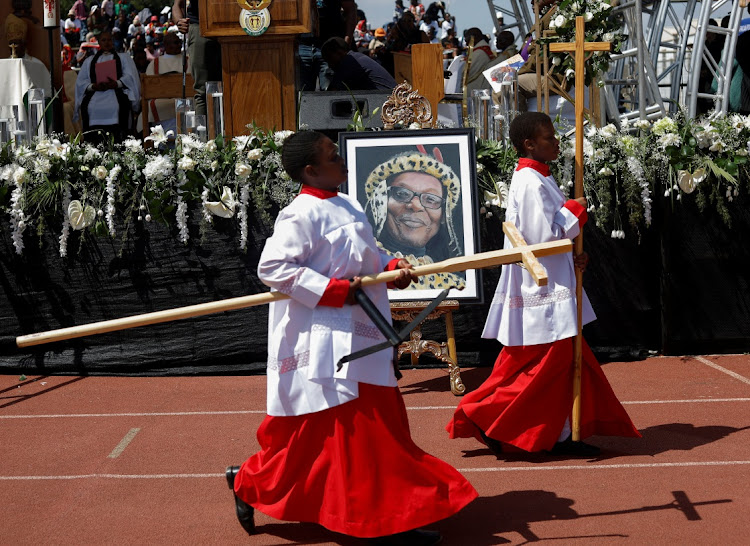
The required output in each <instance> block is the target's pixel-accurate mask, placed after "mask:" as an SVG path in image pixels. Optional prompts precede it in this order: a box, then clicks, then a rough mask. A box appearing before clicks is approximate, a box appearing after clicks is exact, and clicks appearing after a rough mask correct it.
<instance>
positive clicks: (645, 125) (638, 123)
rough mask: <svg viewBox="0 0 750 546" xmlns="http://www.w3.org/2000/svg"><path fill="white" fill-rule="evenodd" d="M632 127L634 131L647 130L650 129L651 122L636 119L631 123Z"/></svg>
mask: <svg viewBox="0 0 750 546" xmlns="http://www.w3.org/2000/svg"><path fill="white" fill-rule="evenodd" d="M633 126H634V127H635V128H636V129H642V130H644V131H645V130H648V129H649V128H650V127H651V122H650V121H649V120H647V119H638V120H636V121H635V122H633Z"/></svg>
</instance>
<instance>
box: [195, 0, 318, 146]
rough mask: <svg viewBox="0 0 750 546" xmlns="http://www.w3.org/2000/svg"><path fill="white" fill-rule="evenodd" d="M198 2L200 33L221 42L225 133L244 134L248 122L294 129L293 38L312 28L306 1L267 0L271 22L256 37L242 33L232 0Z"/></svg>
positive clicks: (277, 128)
mask: <svg viewBox="0 0 750 546" xmlns="http://www.w3.org/2000/svg"><path fill="white" fill-rule="evenodd" d="M199 1H200V13H201V34H203V35H204V36H206V37H211V38H217V39H218V41H219V43H220V44H221V59H222V72H223V75H222V81H223V85H224V115H225V130H226V132H227V134H228V135H229V136H236V135H241V134H244V133H246V132H247V129H246V125H247V124H249V123H252V122H255V123H256V124H257V125H259V126H261V127H263V128H266V129H276V130H281V129H288V130H295V129H296V127H297V119H296V118H297V109H296V93H295V57H294V53H295V51H294V40H295V38H296V36H297V35H298V34H302V33H305V32H310V31H311V29H312V22H313V20H312V15H311V7H312V6H311V2H310V0H273V2H271V6H270V7H269V8H268V9H269V11H270V14H271V26H270V27H269V28H268V30H267V31H266V32H265V33H264V34H262V35H260V36H248V35H247V34H246V33H245V31H244V30H242V27H240V12H241V10H242V8H240V6H239V4H238V3H237V0H199ZM204 14H205V16H204Z"/></svg>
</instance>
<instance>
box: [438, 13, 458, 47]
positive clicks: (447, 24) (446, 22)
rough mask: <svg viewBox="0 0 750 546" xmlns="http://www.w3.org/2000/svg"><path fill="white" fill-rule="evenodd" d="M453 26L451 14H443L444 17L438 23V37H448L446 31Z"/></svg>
mask: <svg viewBox="0 0 750 546" xmlns="http://www.w3.org/2000/svg"><path fill="white" fill-rule="evenodd" d="M452 28H453V29H454V28H455V22H454V20H453V16H452V15H451V14H450V13H446V14H445V19H443V23H442V24H441V25H440V39H441V40H445V39H446V38H447V37H448V31H449V30H450V29H452Z"/></svg>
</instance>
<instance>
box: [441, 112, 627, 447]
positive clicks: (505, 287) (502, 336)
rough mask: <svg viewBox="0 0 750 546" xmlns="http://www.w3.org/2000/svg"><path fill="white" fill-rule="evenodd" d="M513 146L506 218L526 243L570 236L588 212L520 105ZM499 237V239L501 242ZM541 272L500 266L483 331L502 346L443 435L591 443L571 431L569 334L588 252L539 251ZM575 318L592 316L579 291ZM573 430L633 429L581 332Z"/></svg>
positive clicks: (521, 443) (504, 441) (490, 441)
mask: <svg viewBox="0 0 750 546" xmlns="http://www.w3.org/2000/svg"><path fill="white" fill-rule="evenodd" d="M510 138H511V141H512V142H513V145H514V146H515V148H516V150H517V151H518V154H519V157H520V159H519V161H518V166H517V167H516V170H515V172H514V173H513V178H512V180H511V184H510V190H509V192H508V199H507V209H506V213H505V220H506V221H508V222H512V223H513V224H514V225H515V226H516V227H517V228H518V230H519V231H520V232H521V235H522V236H523V237H524V239H525V240H526V242H527V243H528V244H535V243H544V242H549V241H557V240H560V239H572V238H574V237H576V236H577V235H578V234H579V233H580V230H581V229H582V227H583V225H584V223H585V222H586V219H587V214H586V198H585V197H579V198H577V199H566V198H565V196H564V195H563V193H562V192H561V191H560V188H559V187H558V185H557V182H555V179H554V178H553V177H552V175H551V174H550V168H549V163H550V162H551V161H554V160H555V159H556V158H557V156H558V154H559V152H560V148H559V142H558V140H557V137H556V136H555V128H554V126H553V125H552V122H551V121H550V118H549V117H548V116H547V115H546V114H543V113H540V112H525V113H523V114H520V115H519V116H517V117H516V118H515V119H514V120H513V122H512V123H511V126H510ZM510 246H511V245H510V242H509V241H508V239H507V237H506V239H505V247H506V248H510ZM539 261H540V262H541V263H542V265H543V266H544V268H545V269H546V270H547V275H548V277H549V282H548V284H547V285H546V286H537V285H536V283H535V282H534V280H533V279H532V277H531V275H530V274H529V272H528V271H526V270H525V269H524V268H523V267H521V266H520V265H517V264H511V265H506V266H503V269H502V273H501V275H500V281H499V282H498V285H497V290H496V291H495V296H494V298H493V300H492V304H491V306H490V310H489V314H488V317H487V321H486V323H485V326H484V331H483V332H482V337H483V338H489V339H497V340H498V341H500V342H501V343H502V344H503V345H504V347H503V349H502V351H501V352H500V355H499V356H498V358H497V361H496V362H495V366H494V368H493V370H492V373H491V375H490V377H489V378H488V379H487V380H486V381H485V382H484V383H483V384H482V385H481V386H480V387H479V388H478V389H477V390H475V391H473V392H470V393H468V394H466V395H465V396H464V397H463V398H462V399H461V402H460V403H459V405H458V408H457V409H456V412H455V414H454V416H453V419H452V420H451V422H450V423H449V424H448V426H447V430H448V432H449V434H450V437H451V438H471V437H474V438H477V439H478V440H479V441H482V442H484V443H486V444H487V445H488V446H489V447H490V449H492V450H493V451H494V452H495V453H498V454H499V453H501V452H502V451H503V450H504V449H506V448H507V447H508V446H514V448H520V449H522V450H525V451H548V452H550V453H552V454H554V455H571V456H583V457H591V456H595V455H597V454H598V453H599V448H597V447H596V446H593V445H589V444H585V443H583V442H580V441H576V442H574V441H573V440H572V438H571V428H570V415H571V410H572V406H573V338H574V337H575V336H576V334H577V332H578V327H577V317H576V315H577V313H576V297H575V295H576V278H575V271H574V267H578V268H580V269H581V270H583V269H585V267H586V263H587V261H588V257H587V256H586V255H585V254H583V255H581V256H578V257H576V258H575V259H574V258H573V256H572V255H571V254H557V255H554V256H547V257H544V258H539ZM582 305H583V323H584V324H586V323H588V322H591V321H593V320H594V319H595V318H596V317H595V315H594V311H593V309H592V308H591V304H590V303H589V300H588V297H587V296H586V293H585V292H584V293H583V302H582ZM581 388H582V404H581V413H582V420H581V437H582V438H586V437H589V436H592V435H597V434H598V435H610V436H635V437H639V436H640V434H639V433H638V431H637V430H636V429H635V427H634V426H633V423H632V422H631V421H630V418H629V417H628V415H627V413H626V412H625V409H624V408H623V407H622V405H621V404H620V402H619V401H618V400H617V397H616V396H615V394H614V393H613V392H612V388H611V387H610V385H609V382H608V381H607V378H606V377H605V376H604V373H603V372H602V370H601V367H600V366H599V363H598V362H597V360H596V358H595V357H594V354H593V353H592V352H591V349H590V348H589V346H588V345H587V344H586V342H585V340H584V341H583V362H582V387H581Z"/></svg>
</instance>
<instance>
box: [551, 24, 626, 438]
mask: <svg viewBox="0 0 750 546" xmlns="http://www.w3.org/2000/svg"><path fill="white" fill-rule="evenodd" d="M549 49H550V51H554V52H558V53H559V52H567V53H571V54H572V55H573V58H574V59H575V72H576V77H575V87H576V96H575V116H576V146H575V149H576V159H575V165H576V168H575V196H576V197H583V109H584V97H583V94H584V92H585V89H586V53H592V52H594V51H610V49H612V44H611V43H610V42H587V41H586V23H585V22H584V20H583V17H582V16H580V15H579V16H578V17H576V41H575V42H558V43H553V44H549ZM582 253H583V230H581V233H580V234H579V235H578V237H576V240H575V255H576V256H577V255H579V254H582ZM575 273H576V301H577V313H576V314H577V320H578V334H577V335H576V339H575V343H574V345H573V363H574V373H573V414H572V417H571V429H572V436H573V441H576V442H578V441H580V439H581V359H582V351H583V325H582V323H583V311H582V309H583V308H582V306H581V305H582V301H583V273H582V272H581V271H580V270H579V269H578V268H575Z"/></svg>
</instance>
